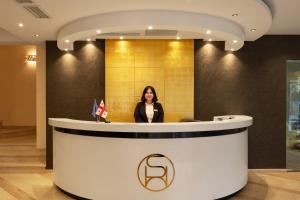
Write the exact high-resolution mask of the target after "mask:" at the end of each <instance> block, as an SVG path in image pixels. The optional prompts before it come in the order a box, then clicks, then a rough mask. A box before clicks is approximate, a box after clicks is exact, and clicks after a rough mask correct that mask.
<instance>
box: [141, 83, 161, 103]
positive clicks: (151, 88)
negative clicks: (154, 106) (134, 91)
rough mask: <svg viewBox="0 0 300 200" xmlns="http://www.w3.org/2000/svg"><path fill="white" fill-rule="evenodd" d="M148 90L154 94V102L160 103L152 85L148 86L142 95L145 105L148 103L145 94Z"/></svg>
mask: <svg viewBox="0 0 300 200" xmlns="http://www.w3.org/2000/svg"><path fill="white" fill-rule="evenodd" d="M148 89H150V90H151V91H152V93H153V99H152V101H153V102H154V103H156V102H157V101H158V99H157V96H156V92H155V89H154V87H152V86H150V85H148V86H146V87H145V89H144V91H143V94H142V97H141V101H142V102H144V103H145V102H146V98H145V94H146V93H147V90H148Z"/></svg>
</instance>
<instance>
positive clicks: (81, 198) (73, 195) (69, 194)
mask: <svg viewBox="0 0 300 200" xmlns="http://www.w3.org/2000/svg"><path fill="white" fill-rule="evenodd" d="M55 186H56V187H57V188H58V189H59V190H60V191H62V192H63V193H65V194H66V195H68V196H69V197H71V198H73V199H76V200H91V199H87V198H84V197H80V196H77V195H75V194H72V193H70V192H67V191H66V190H64V189H62V188H60V187H58V186H57V185H55Z"/></svg>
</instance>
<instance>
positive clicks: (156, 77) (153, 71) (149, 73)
mask: <svg viewBox="0 0 300 200" xmlns="http://www.w3.org/2000/svg"><path fill="white" fill-rule="evenodd" d="M134 76H135V78H134V81H135V82H141V81H147V82H149V81H150V82H155V81H162V82H163V81H164V69H161V68H135V74H134Z"/></svg>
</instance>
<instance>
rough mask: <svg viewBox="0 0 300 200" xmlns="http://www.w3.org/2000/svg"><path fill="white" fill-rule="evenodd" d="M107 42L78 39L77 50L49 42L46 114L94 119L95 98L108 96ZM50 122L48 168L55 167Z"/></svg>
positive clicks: (47, 48) (47, 153) (48, 115)
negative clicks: (61, 48)
mask: <svg viewBox="0 0 300 200" xmlns="http://www.w3.org/2000/svg"><path fill="white" fill-rule="evenodd" d="M104 43H105V41H104V40H96V41H95V42H84V41H82V42H81V41H80V42H75V45H74V51H70V52H66V51H61V50H59V49H58V48H57V43H56V41H47V42H46V108H47V109H46V116H47V119H48V118H50V117H58V118H59V117H60V118H72V119H80V120H93V118H92V115H91V112H92V106H93V101H94V98H97V99H98V101H99V100H100V99H104V98H105V96H104V95H105V88H104V82H105V67H104V64H105V60H104V53H105V44H104ZM46 124H47V135H46V145H47V149H46V168H52V153H53V152H52V129H51V127H50V126H49V125H48V121H46Z"/></svg>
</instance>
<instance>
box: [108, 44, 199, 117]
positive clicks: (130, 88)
mask: <svg viewBox="0 0 300 200" xmlns="http://www.w3.org/2000/svg"><path fill="white" fill-rule="evenodd" d="M105 43H106V47H105V61H106V64H105V68H106V69H105V72H106V76H105V78H106V80H105V88H106V89H105V91H106V94H105V98H106V101H105V102H106V105H107V107H108V111H109V116H108V117H109V119H110V120H111V121H114V122H116V121H119V122H133V121H134V117H133V112H134V109H135V105H136V103H137V102H139V101H140V99H141V95H142V92H143V89H144V87H145V86H147V85H152V86H153V87H154V88H155V90H156V92H157V96H158V98H159V102H160V103H161V104H162V106H163V108H164V112H165V121H166V122H172V121H173V122H174V121H180V120H182V119H193V118H194V41H193V40H106V42H105Z"/></svg>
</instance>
